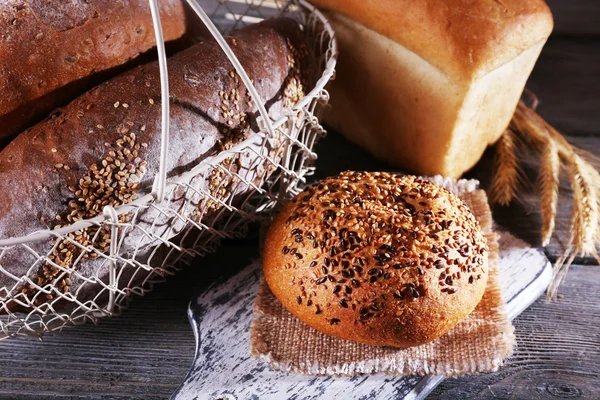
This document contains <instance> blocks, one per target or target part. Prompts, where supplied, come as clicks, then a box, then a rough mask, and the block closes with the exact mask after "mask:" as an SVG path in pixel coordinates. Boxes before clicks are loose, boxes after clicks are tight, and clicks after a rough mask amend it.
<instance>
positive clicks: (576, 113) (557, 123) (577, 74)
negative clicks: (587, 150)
mask: <svg viewBox="0 0 600 400" xmlns="http://www.w3.org/2000/svg"><path fill="white" fill-rule="evenodd" d="M563 3H565V7H569V6H570V4H572V3H573V2H571V1H568V2H565V1H563ZM597 4H598V6H597V7H598V8H600V2H597ZM599 14H600V13H599ZM596 21H597V22H596V26H597V27H598V29H599V30H600V22H598V21H600V17H598V16H597V17H596ZM527 87H528V88H529V89H531V90H532V91H533V92H534V93H535V94H536V95H537V96H538V98H539V100H540V105H539V109H538V111H539V113H540V114H541V115H542V116H543V117H544V118H546V119H547V120H548V122H550V123H551V124H552V125H553V126H554V127H555V128H557V129H558V130H559V131H561V132H563V133H565V134H568V135H600V113H598V110H599V109H600V38H582V37H552V38H550V40H549V41H548V43H546V46H545V47H544V49H543V50H542V54H541V55H540V58H539V60H538V62H537V64H536V66H535V68H534V70H533V72H532V74H531V77H530V78H529V81H528V82H527Z"/></svg>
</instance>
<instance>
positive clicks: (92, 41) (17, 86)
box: [0, 0, 185, 139]
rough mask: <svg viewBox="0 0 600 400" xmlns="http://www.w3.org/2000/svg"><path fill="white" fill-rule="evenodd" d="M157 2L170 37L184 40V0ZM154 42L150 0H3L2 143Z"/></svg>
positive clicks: (0, 46) (0, 38)
mask: <svg viewBox="0 0 600 400" xmlns="http://www.w3.org/2000/svg"><path fill="white" fill-rule="evenodd" d="M158 4H159V8H160V13H161V20H162V26H163V32H164V36H165V40H168V41H171V40H174V39H177V38H179V37H181V36H182V35H183V33H184V31H185V15H184V10H183V5H182V3H181V0H161V1H159V2H158ZM154 45H155V39H154V29H153V25H152V16H151V15H150V6H149V4H148V1H147V0H126V1H114V0H85V1H84V0H68V1H66V0H52V1H43V0H30V1H25V0H8V1H2V2H0V66H1V68H0V93H2V96H1V97H0V139H1V138H5V137H8V136H10V135H13V134H16V133H18V132H19V131H20V130H22V129H23V128H24V127H26V126H28V125H29V124H30V123H31V122H32V121H33V120H36V119H39V118H41V117H44V116H46V115H48V113H49V112H50V111H52V110H53V109H54V108H56V107H57V106H58V105H62V104H65V103H66V102H68V101H69V100H71V99H73V97H74V96H73V94H81V93H82V92H83V91H84V90H85V87H86V86H87V87H88V88H89V87H90V86H88V85H89V84H90V83H93V81H94V79H92V78H91V77H92V75H94V74H96V73H99V72H102V71H107V70H109V69H111V68H113V67H116V66H119V65H122V64H124V63H126V62H128V61H129V60H131V59H132V58H135V57H136V56H138V54H140V53H143V52H145V51H146V50H148V49H150V48H151V47H153V46H154ZM69 96H71V97H70V98H69ZM61 103H62V104H61Z"/></svg>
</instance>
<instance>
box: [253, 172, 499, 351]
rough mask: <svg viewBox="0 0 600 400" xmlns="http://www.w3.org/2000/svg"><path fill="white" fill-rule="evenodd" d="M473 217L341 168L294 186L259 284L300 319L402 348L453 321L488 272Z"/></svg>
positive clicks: (439, 192) (420, 189)
mask: <svg viewBox="0 0 600 400" xmlns="http://www.w3.org/2000/svg"><path fill="white" fill-rule="evenodd" d="M487 263H488V248H487V242H486V239H485V237H484V236H483V235H482V233H481V231H480V227H479V223H478V222H477V220H476V219H475V217H474V216H473V214H471V212H470V210H469V209H468V208H467V207H466V206H465V205H464V204H463V203H462V202H461V201H460V200H459V199H458V198H457V197H455V196H454V195H453V194H452V193H450V192H449V191H448V190H446V189H443V188H441V187H439V186H437V185H435V184H433V183H431V182H429V181H427V180H423V179H419V178H416V177H414V176H403V175H398V174H393V173H363V172H344V173H342V174H341V175H340V176H337V177H333V178H328V179H326V180H324V181H321V182H319V183H318V184H317V185H315V186H312V187H309V188H307V189H306V190H304V191H303V192H301V193H300V194H298V195H297V196H296V197H295V198H294V199H293V200H292V201H291V202H290V203H288V204H287V205H286V206H285V207H284V208H283V211H282V212H281V213H280V214H279V215H278V216H277V217H276V218H275V220H274V221H273V224H272V225H271V227H270V229H269V231H268V233H267V236H266V239H265V247H264V252H263V271H264V276H265V280H266V282H267V284H268V285H269V288H270V289H271V291H272V292H273V294H274V295H275V296H276V297H277V298H278V299H279V300H280V301H281V302H282V304H283V305H284V306H285V307H286V308H287V309H288V310H289V311H290V312H291V313H292V314H294V315H295V316H297V317H298V318H299V319H300V320H302V321H304V322H305V323H306V324H308V325H309V326H311V327H313V328H315V329H318V330H319V331H322V332H324V333H326V334H329V335H333V336H337V337H340V338H342V339H347V340H353V341H357V342H361V343H366V344H370V345H382V346H394V347H410V346H416V345H420V344H423V343H426V342H429V341H431V340H433V339H435V338H437V337H439V336H441V335H443V334H444V333H446V332H447V331H448V330H450V329H451V328H452V327H454V326H455V325H456V324H457V323H458V322H459V321H460V320H461V319H463V318H464V317H466V316H467V315H468V314H469V313H470V312H471V311H472V310H473V309H474V308H475V306H476V305H477V304H478V303H479V301H480V300H481V297H482V296H483V293H484V291H485V287H486V283H487V276H488V264H487Z"/></svg>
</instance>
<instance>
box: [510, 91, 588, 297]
mask: <svg viewBox="0 0 600 400" xmlns="http://www.w3.org/2000/svg"><path fill="white" fill-rule="evenodd" d="M510 128H511V129H512V130H513V131H514V132H516V133H518V134H519V135H520V137H521V138H522V139H523V140H524V142H525V143H527V144H528V145H529V147H531V148H533V149H535V150H537V152H538V153H540V156H541V166H540V173H539V178H538V179H539V183H540V197H541V205H542V220H543V222H542V242H543V244H544V245H547V244H548V242H549V240H550V238H551V236H552V231H553V230H554V225H555V220H556V208H557V201H558V198H557V191H558V184H559V174H560V171H561V168H564V170H565V171H566V173H567V175H568V176H569V182H570V185H571V188H572V190H573V206H572V209H571V216H570V226H569V238H568V244H567V247H566V249H565V251H564V253H563V255H562V256H561V257H560V258H559V259H558V260H557V262H556V265H555V268H554V271H553V279H552V283H551V285H550V288H549V289H548V297H549V298H552V297H554V296H555V295H556V292H557V290H558V286H559V285H560V283H561V282H562V281H563V279H564V277H565V276H566V274H567V271H568V269H569V266H570V265H571V263H572V262H573V261H574V259H575V257H576V256H578V255H581V256H590V255H591V256H593V257H595V258H596V260H598V262H600V257H599V256H598V252H597V250H596V246H597V245H598V244H600V173H598V170H596V169H595V166H600V160H599V159H598V157H597V156H595V155H594V154H591V153H589V152H586V151H583V150H580V149H578V148H577V147H575V146H572V145H571V144H570V143H569V142H568V141H567V140H566V139H565V137H564V136H562V135H561V134H560V133H559V132H558V131H557V130H556V129H554V128H553V127H552V126H551V125H550V124H548V123H547V122H546V121H545V120H544V119H543V118H542V117H540V116H539V115H538V114H536V113H535V112H534V111H533V110H532V109H530V108H529V107H527V106H526V105H525V104H524V103H522V102H520V103H519V105H518V106H517V110H516V111H515V114H514V116H513V119H512V120H511V123H510ZM557 160H558V161H557Z"/></svg>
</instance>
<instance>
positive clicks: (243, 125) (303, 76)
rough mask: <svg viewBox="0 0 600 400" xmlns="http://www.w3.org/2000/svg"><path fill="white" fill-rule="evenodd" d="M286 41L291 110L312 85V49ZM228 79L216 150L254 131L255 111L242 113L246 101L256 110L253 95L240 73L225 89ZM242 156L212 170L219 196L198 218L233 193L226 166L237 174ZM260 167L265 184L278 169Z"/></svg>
mask: <svg viewBox="0 0 600 400" xmlns="http://www.w3.org/2000/svg"><path fill="white" fill-rule="evenodd" d="M232 43H233V45H234V46H237V42H236V41H235V39H232ZM286 43H287V47H288V50H289V51H290V53H291V54H288V56H287V60H288V67H289V73H288V75H287V76H286V78H285V80H284V83H283V86H282V90H281V94H280V95H281V96H282V100H283V106H284V107H285V108H288V109H291V108H293V107H294V106H295V105H296V103H298V101H300V100H301V99H302V98H304V96H306V93H305V90H304V88H305V87H309V82H310V76H309V71H308V69H307V68H302V60H304V59H305V57H307V56H308V55H309V51H308V49H307V48H306V45H305V44H304V43H302V44H300V48H299V49H297V48H296V47H295V46H294V45H293V44H292V42H291V40H290V39H289V38H288V39H287V40H286ZM192 75H193V74H190V76H188V79H187V80H186V82H188V84H194V83H196V82H197V81H199V79H198V78H197V77H195V76H192ZM194 78H196V79H194ZM226 79H229V80H230V81H231V83H232V84H233V86H234V87H233V88H232V89H231V90H229V91H225V90H222V91H220V92H219V98H220V100H221V112H222V115H221V116H222V117H223V118H224V119H225V122H224V127H222V128H220V131H221V133H222V134H223V136H224V137H223V138H222V139H220V140H219V141H218V142H217V148H216V151H217V152H221V151H225V150H228V149H230V148H232V147H234V146H235V145H237V144H239V143H241V142H242V141H244V140H245V139H247V138H248V137H249V135H250V132H251V130H250V123H251V121H254V120H255V115H254V113H253V112H252V113H246V112H240V102H243V101H245V102H246V106H247V107H248V108H249V109H253V108H254V104H253V98H252V95H251V94H250V91H248V89H245V90H244V92H245V100H244V97H240V89H242V88H243V83H242V82H241V81H240V79H239V75H238V74H237V72H236V71H234V70H232V71H230V72H229V73H228V74H227V75H225V76H224V77H223V79H222V81H223V83H224V87H223V88H224V89H226V88H227V85H226V84H225V83H226ZM250 81H251V82H252V83H254V80H253V79H250ZM266 107H267V109H268V108H269V107H270V104H269V102H267V104H266ZM276 133H279V132H276ZM274 139H275V141H276V143H274V145H273V146H272V148H271V150H270V151H269V153H268V157H269V158H271V159H273V158H276V154H277V153H278V152H279V150H280V147H281V144H282V138H281V136H279V135H278V137H276V138H274ZM239 158H240V156H239V155H238V154H235V155H232V156H231V157H229V158H227V159H225V160H224V161H223V162H222V163H221V166H222V168H215V169H214V170H213V171H212V173H211V176H210V178H209V193H210V195H211V196H212V197H214V198H215V199H217V201H215V200H213V199H212V198H210V197H207V198H206V199H204V200H203V201H201V202H200V203H199V205H198V208H197V212H196V216H195V218H196V219H197V220H199V219H200V218H201V217H202V215H204V214H205V213H207V212H212V211H215V210H217V209H218V208H219V207H220V201H226V200H227V198H228V197H229V196H230V195H231V193H232V192H234V190H233V188H232V186H233V185H234V183H235V179H234V178H233V177H232V176H231V175H229V174H227V173H226V172H225V171H224V170H223V169H226V170H228V171H230V172H231V173H234V174H235V173H238V172H239V171H240V169H241V168H242V164H241V162H240V159H239ZM260 167H261V168H262V169H263V173H256V177H255V179H254V181H253V183H254V184H255V185H260V184H261V183H262V182H261V180H262V177H263V176H268V175H270V174H271V173H272V172H273V171H274V170H275V169H276V166H275V165H273V164H272V163H271V162H270V161H269V160H265V161H264V163H263V164H262V165H261V166H260ZM297 257H302V255H300V254H299V255H298V256H297Z"/></svg>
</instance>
